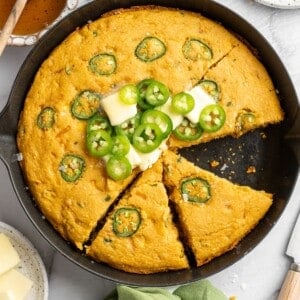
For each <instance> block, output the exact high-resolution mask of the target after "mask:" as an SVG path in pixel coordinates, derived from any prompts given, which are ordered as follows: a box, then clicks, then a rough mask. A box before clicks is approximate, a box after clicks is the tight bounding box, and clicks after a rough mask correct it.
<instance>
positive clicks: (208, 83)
mask: <svg viewBox="0 0 300 300" xmlns="http://www.w3.org/2000/svg"><path fill="white" fill-rule="evenodd" d="M198 84H199V85H200V86H201V87H202V88H203V89H204V90H205V91H206V92H207V93H208V94H209V95H210V96H212V97H213V98H214V99H215V100H216V101H219V99H220V89H219V86H218V84H217V83H216V82H215V81H213V80H201V81H200V82H199V83H198Z"/></svg>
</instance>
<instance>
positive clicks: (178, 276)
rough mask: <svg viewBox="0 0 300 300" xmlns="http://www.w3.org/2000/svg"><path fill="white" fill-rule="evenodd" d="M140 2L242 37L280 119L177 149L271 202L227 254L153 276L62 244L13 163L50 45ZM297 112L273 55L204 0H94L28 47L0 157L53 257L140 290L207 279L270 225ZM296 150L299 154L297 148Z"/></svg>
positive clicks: (282, 190) (3, 121) (279, 204)
mask: <svg viewBox="0 0 300 300" xmlns="http://www.w3.org/2000/svg"><path fill="white" fill-rule="evenodd" d="M148 4H155V5H161V6H169V7H178V8H181V9H187V10H193V11H197V12H200V13H202V14H204V15H206V16H208V17H210V18H212V19H215V20H217V21H219V22H221V23H223V24H224V25H225V27H227V28H228V29H231V30H232V31H234V32H236V33H237V34H239V35H240V36H241V37H243V38H245V39H246V40H247V41H248V42H249V43H250V44H251V45H252V46H254V47H255V48H256V49H257V50H258V54H259V57H260V58H261V60H262V62H263V63H264V65H265V66H266V67H267V69H268V71H269V73H270V75H271V77H272V78H273V81H274V83H275V85H276V88H277V89H278V91H279V92H280V97H281V99H282V106H283V108H284V110H285V112H286V118H285V121H284V122H283V123H282V124H280V125H277V126H269V127H268V128H266V129H264V130H262V129H261V130H257V131H254V132H251V133H248V134H246V135H244V136H243V137H241V138H240V139H233V138H225V139H221V140H217V141H213V142H210V143H208V144H205V145H201V146H197V147H193V148H192V149H188V150H184V151H182V154H183V155H184V156H186V157H188V158H189V159H191V160H193V161H194V162H195V163H196V164H198V165H200V166H201V167H203V168H205V169H210V165H209V164H208V162H209V161H212V160H213V159H215V160H218V161H219V162H220V166H219V167H218V168H215V169H213V171H214V172H215V173H216V174H218V175H220V176H222V177H225V178H228V179H230V180H231V181H233V182H236V183H239V184H245V185H249V186H251V187H253V188H257V189H264V190H266V191H268V192H272V193H274V204H273V206H272V207H271V209H270V211H269V212H268V214H267V215H266V217H265V218H264V219H263V220H262V221H261V222H260V224H259V225H258V226H257V227H256V228H255V229H254V230H253V231H252V232H251V233H250V234H249V235H248V236H247V237H246V238H244V239H243V240H242V241H241V243H240V244H239V245H238V247H236V248H235V249H234V250H232V251H230V252H228V253H226V254H224V255H222V256H220V257H218V258H216V259H214V260H213V261H211V262H210V263H208V264H206V265H204V266H202V267H199V268H196V267H193V268H192V269H190V270H183V271H174V272H166V273H161V274H153V275H136V274H128V273H125V272H122V271H118V270H116V269H113V268H111V267H109V266H107V265H104V264H100V263H95V262H92V261H91V260H90V259H88V258H87V257H85V256H84V255H82V253H80V252H79V251H77V250H76V249H74V248H73V247H72V246H71V245H70V244H69V243H67V242H65V241H64V240H63V239H62V238H61V237H60V236H59V235H58V234H57V233H56V231H55V230H54V229H53V228H52V226H51V225H50V224H49V223H48V222H47V221H46V220H44V219H43V218H42V214H41V213H40V211H39V210H38V209H37V208H36V206H35V205H34V201H33V199H32V197H31V195H30V192H29V191H28V189H27V188H26V183H25V181H24V179H23V176H22V172H21V169H20V167H19V164H18V161H17V156H16V154H17V153H18V150H17V147H16V132H17V123H18V119H19V115H20V112H21V110H22V107H23V101H24V99H25V96H26V93H27V91H28V89H29V88H30V85H31V82H32V80H33V77H34V75H35V73H36V72H37V70H38V68H39V66H40V64H41V63H42V62H43V61H44V60H45V59H46V58H47V56H48V55H49V53H50V52H51V50H52V49H53V48H54V47H55V46H57V45H58V44H59V43H60V42H61V41H62V40H63V39H64V38H65V37H66V36H67V35H68V34H69V33H71V32H72V31H73V30H74V29H75V28H76V27H78V26H82V25H84V24H86V23H87V21H89V20H94V19H97V18H98V17H99V16H100V15H101V14H102V13H104V12H107V11H109V10H112V9H116V8H120V7H129V6H132V5H148ZM297 110H298V102H297V97H296V94H295V91H294V88H293V86H292V83H291V80H290V78H289V76H288V74H287V72H286V70H285V68H284V66H283V64H282V63H281V61H280V59H279V58H278V56H277V55H276V53H275V51H274V50H273V49H272V47H271V46H270V45H269V44H268V43H267V41H266V40H265V39H264V38H263V37H262V36H261V35H260V33H259V32H257V31H256V30H255V29H254V28H253V27H252V26H251V25H249V24H248V23H247V22H246V21H245V20H243V19H242V18H241V17H240V16H238V15H237V14H235V13H234V12H232V11H230V10H229V9H227V8H225V7H223V6H222V5H220V4H217V3H215V2H213V1H210V0H202V1H196V0H195V1H193V0H184V1H179V0H177V1H176V0H160V1H149V0H134V1H132V0H131V1H129V0H114V1H104V0H97V1H93V2H92V3H90V4H88V5H86V6H84V7H82V8H81V9H79V10H78V11H75V12H74V13H72V14H71V15H70V16H68V17H67V18H66V19H64V20H62V21H61V22H60V23H59V24H57V26H55V27H54V28H53V29H52V30H50V31H49V32H48V33H47V34H46V35H45V36H44V37H43V38H42V39H41V40H40V41H39V42H38V43H37V44H36V46H35V47H34V49H33V50H32V51H31V53H30V54H29V55H28V57H27V59H26V60H25V62H24V64H23V65H22V67H21V69H20V71H19V74H18V75H17V77H16V80H15V82H14V85H13V87H12V91H11V94H10V97H9V101H8V104H7V106H6V107H5V109H4V111H3V112H2V114H1V116H0V156H1V158H2V160H3V161H4V163H5V165H6V166H7V168H8V171H9V174H10V176H11V180H12V184H13V187H14V189H15V191H16V194H17V196H18V198H19V200H20V203H21V205H22V206H23V208H24V210H25V212H26V214H27V215H28V217H29V218H30V220H31V221H32V222H33V224H34V225H35V227H36V228H37V229H38V230H39V232H40V233H41V234H42V236H43V237H44V238H45V239H46V240H48V242H49V243H50V244H51V245H52V246H53V247H54V248H55V249H57V250H58V251H59V252H60V253H62V254H63V255H65V256H66V257H67V258H69V259H70V260H71V261H73V262H74V263H76V264H77V265H79V266H81V267H82V268H84V269H86V270H88V271H90V272H92V273H94V274H96V275H99V276H101V277H103V278H106V279H110V280H114V281H116V282H121V283H125V284H134V285H147V286H167V285H176V284H182V283H187V282H191V281H194V280H196V279H200V278H204V277H207V276H209V275H212V274H214V273H217V272H219V271H221V270H222V269H224V268H226V267H227V266H229V265H232V264H233V263H234V262H236V261H238V260H239V259H240V258H242V257H243V256H244V255H246V254H247V253H248V252H249V251H250V250H252V249H253V248H254V247H255V246H256V245H257V244H258V243H259V242H260V241H261V240H262V239H263V238H264V237H265V236H266V234H267V233H268V232H269V231H270V230H271V228H272V226H273V225H274V224H275V223H276V222H277V221H278V219H279V217H280V215H281V213H282V212H283V210H284V208H285V206H286V205H287V202H288V199H289V197H290V195H291V192H292V190H293V187H294V184H295V181H296V179H297V174H298V163H297V159H296V156H295V155H294V152H293V151H292V150H291V149H290V147H289V146H288V143H287V142H286V140H287V138H286V136H287V133H289V132H290V130H291V128H292V125H293V124H294V123H295V119H296V113H297ZM298 128H299V127H298ZM296 129H297V128H296ZM296 133H297V130H296ZM263 137H265V138H263ZM292 141H293V143H292V144H294V145H296V148H299V147H298V139H297V137H296V138H295V139H292ZM296 152H297V153H298V154H299V152H300V151H296ZM249 166H255V168H256V173H252V174H247V173H246V169H247V168H248V167H249ZM125 255H126V254H125Z"/></svg>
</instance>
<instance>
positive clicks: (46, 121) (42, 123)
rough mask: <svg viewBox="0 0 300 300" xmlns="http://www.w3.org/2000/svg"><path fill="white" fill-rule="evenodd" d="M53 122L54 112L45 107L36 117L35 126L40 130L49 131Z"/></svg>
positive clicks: (50, 108)
mask: <svg viewBox="0 0 300 300" xmlns="http://www.w3.org/2000/svg"><path fill="white" fill-rule="evenodd" d="M54 122H55V110H54V109H53V108H52V107H45V108H43V109H42V110H41V112H40V113H39V115H38V117H37V125H38V127H39V128H41V129H49V128H51V127H52V126H53V124H54Z"/></svg>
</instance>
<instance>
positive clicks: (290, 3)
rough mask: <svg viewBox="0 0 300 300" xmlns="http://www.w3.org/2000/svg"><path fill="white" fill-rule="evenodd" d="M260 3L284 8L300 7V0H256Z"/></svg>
mask: <svg viewBox="0 0 300 300" xmlns="http://www.w3.org/2000/svg"><path fill="white" fill-rule="evenodd" d="M255 1H256V2H258V3H261V4H264V5H267V6H271V7H275V8H282V9H295V8H300V0H255Z"/></svg>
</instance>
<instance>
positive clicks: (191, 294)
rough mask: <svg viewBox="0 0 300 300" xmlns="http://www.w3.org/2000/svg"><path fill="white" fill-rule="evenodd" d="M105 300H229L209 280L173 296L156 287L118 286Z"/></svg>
mask: <svg viewBox="0 0 300 300" xmlns="http://www.w3.org/2000/svg"><path fill="white" fill-rule="evenodd" d="M104 300H228V298H227V297H226V296H225V295H224V294H223V293H222V292H221V291H220V290H219V289H217V288H216V287H214V286H213V285H212V284H211V283H210V282H209V281H208V280H207V279H203V280H200V281H197V282H194V283H190V284H186V285H183V286H180V287H178V288H177V289H176V290H175V291H174V292H173V294H172V293H170V292H169V291H167V290H165V289H162V288H156V287H130V286H126V285H118V286H117V287H116V289H114V290H113V291H112V292H111V293H110V294H109V295H108V296H106V298H105V299H104Z"/></svg>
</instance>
